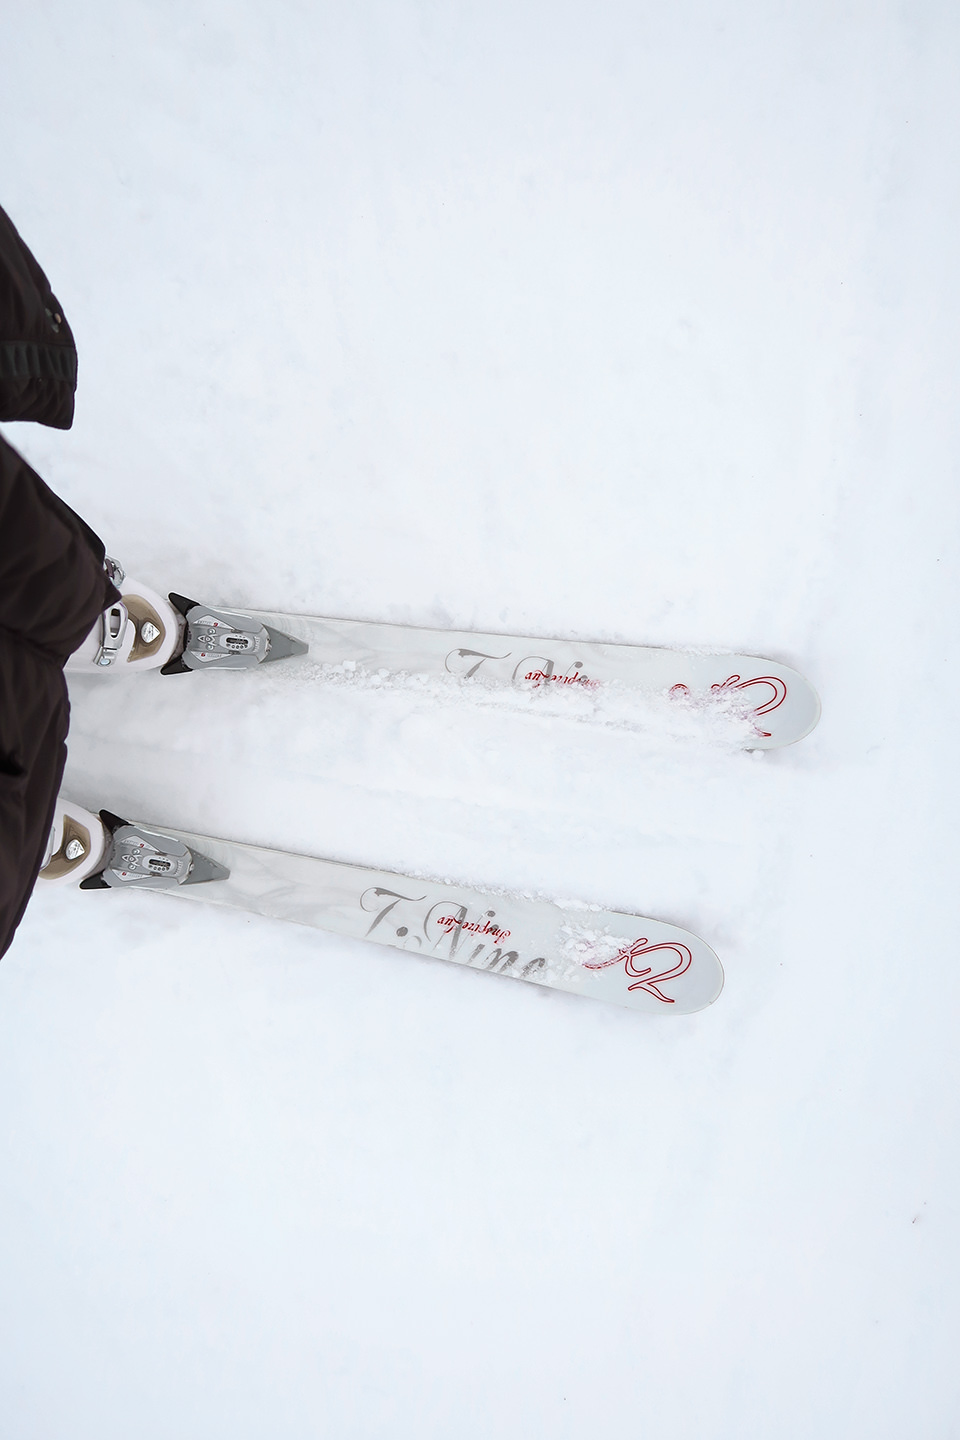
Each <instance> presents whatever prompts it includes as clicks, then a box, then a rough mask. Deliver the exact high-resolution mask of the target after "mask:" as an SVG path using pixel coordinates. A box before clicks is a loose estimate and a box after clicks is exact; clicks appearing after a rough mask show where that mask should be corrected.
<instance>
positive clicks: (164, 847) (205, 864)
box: [80, 810, 230, 890]
mask: <svg viewBox="0 0 960 1440" xmlns="http://www.w3.org/2000/svg"><path fill="white" fill-rule="evenodd" d="M100 819H101V821H102V822H103V825H104V828H105V829H106V831H107V833H108V837H109V838H108V841H107V845H108V849H107V859H106V864H105V866H104V868H103V869H102V870H100V871H99V872H98V873H97V874H96V875H88V876H87V878H86V880H81V881H80V889H81V890H111V889H116V888H122V887H124V886H129V887H131V888H134V889H137V890H176V889H177V887H178V886H180V885H200V884H202V883H203V882H204V881H206V880H226V879H227V877H228V875H229V874H230V871H229V870H227V869H226V868H225V866H223V865H218V864H217V862H216V861H215V860H208V859H207V857H206V855H201V854H200V853H199V852H198V851H196V850H191V849H190V847H189V846H188V845H185V844H184V842H183V841H182V840H175V839H174V837H173V836H172V835H164V833H163V832H162V831H161V830H151V829H149V828H148V827H147V826H145V825H131V824H130V823H129V822H128V821H126V820H121V818H120V816H119V815H113V814H111V812H110V811H109V810H101V811H100Z"/></svg>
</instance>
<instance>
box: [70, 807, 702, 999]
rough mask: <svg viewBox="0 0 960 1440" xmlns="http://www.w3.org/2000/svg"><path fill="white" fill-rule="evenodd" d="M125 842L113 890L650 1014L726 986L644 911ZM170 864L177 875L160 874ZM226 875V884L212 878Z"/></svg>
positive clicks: (691, 945)
mask: <svg viewBox="0 0 960 1440" xmlns="http://www.w3.org/2000/svg"><path fill="white" fill-rule="evenodd" d="M114 818H115V817H114ZM120 823H121V824H122V822H120ZM171 840H173V841H174V842H178V841H179V842H182V844H183V845H185V846H187V847H188V848H189V851H190V852H191V858H192V859H193V861H194V863H195V865H196V867H197V869H196V870H195V871H194V874H193V875H191V876H189V877H188V878H186V879H184V877H183V875H178V876H177V877H176V878H175V876H174V874H173V871H172V866H174V865H181V866H182V864H183V862H182V861H181V860H179V858H177V859H174V860H172V861H167V860H166V859H165V858H164V857H165V855H166V853H167V852H171V851H179V847H178V846H176V845H173V846H170V845H169V843H165V842H169V841H171ZM115 842H116V843H115V859H114V860H113V861H112V862H111V866H110V868H108V870H107V871H106V872H103V873H104V875H105V876H106V880H107V882H108V883H109V886H110V887H117V888H123V889H134V888H138V887H139V886H141V885H142V886H143V887H144V888H146V889H151V888H154V885H155V884H157V883H159V884H161V885H162V886H163V888H164V890H165V892H166V893H175V894H177V895H180V896H182V897H184V898H185V899H190V900H200V901H204V902H206V903H207V904H212V905H229V906H232V907H234V908H236V909H239V910H248V911H252V912H253V913H254V914H257V915H266V916H270V917H272V918H274V919H278V920H292V921H295V922H296V923H298V924H300V925H312V926H315V927H316V928H318V929H320V930H332V931H334V932H335V933H337V934H338V935H347V936H350V937H351V938H353V939H357V940H372V941H376V942H377V943H379V944H381V945H392V946H394V947H396V948H397V949H399V950H412V951H415V952H416V953H418V954H421V955H433V956H437V957H439V958H440V959H443V960H452V961H454V962H455V963H456V964H459V965H469V966H472V967H473V968H474V969H477V970H490V971H492V972H495V973H496V974H498V975H508V976H510V977H511V978H512V979H516V980H528V981H530V982H531V983H533V984H535V985H548V986H551V987H552V988H553V989H555V990H567V991H569V992H570V993H571V994H574V995H587V996H589V997H591V998H592V999H594V1000H606V1001H610V1002H612V1003H613V1004H615V1005H625V1006H627V1007H629V1008H630V1009H633V1010H642V1011H645V1012H647V1013H648V1014H655V1015H667V1014H674V1015H683V1014H689V1013H690V1012H691V1011H695V1010H702V1009H703V1008H704V1006H706V1005H710V1004H712V1003H713V1001H714V1000H716V998H717V996H718V995H719V994H720V991H721V988H722V986H723V970H722V968H721V966H720V961H719V960H718V959H717V957H716V955H715V954H714V952H713V951H712V950H711V949H710V947H709V945H706V944H704V942H703V941H702V940H700V939H698V938H697V936H695V935H691V934H690V933H689V932H688V931H686V930H681V929H679V928H678V927H677V926H675V925H667V924H664V923H663V922H662V921H659V920H648V919H644V918H642V917H641V916H639V915H628V914H621V913H619V912H617V911H611V910H599V909H594V908H592V907H589V906H586V905H579V904H574V903H571V904H560V903H556V902H554V901H551V900H541V899H536V898H530V897H527V896H518V895H510V894H495V893H493V892H485V891H482V890H474V889H470V888H466V887H464V886H462V885H452V884H448V883H446V882H442V881H437V880H421V879H418V878H417V877H415V876H411V875H396V874H393V873H392V872H391V871H389V870H368V869H365V868H363V867H362V866H359V865H349V864H346V863H343V862H341V861H338V860H320V859H316V858H314V857H312V856H309V855H295V854H291V853H289V852H287V851H284V850H267V849H263V848H261V847H259V846H256V845H244V844H240V843H239V842H236V841H232V840H218V839H214V838H213V837H212V836H210V835H195V834H191V833H190V832H188V831H185V830H167V829H164V830H162V831H161V830H158V829H154V827H152V826H146V825H140V824H137V825H136V826H128V827H126V828H125V829H121V830H119V831H117V834H116V837H115ZM145 842H146V843H145ZM144 856H146V859H144ZM164 866H165V867H166V870H167V872H168V875H167V878H161V875H162V871H163V868H164ZM221 867H222V868H221ZM223 870H226V871H228V872H229V874H228V876H227V877H226V878H206V877H207V876H210V875H213V876H217V875H221V876H222V874H223ZM195 881H199V883H194V882H195ZM93 883H94V882H91V881H87V882H86V884H87V886H90V885H92V884H93Z"/></svg>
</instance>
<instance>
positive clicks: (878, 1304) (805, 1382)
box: [0, 0, 960, 1440]
mask: <svg viewBox="0 0 960 1440" xmlns="http://www.w3.org/2000/svg"><path fill="white" fill-rule="evenodd" d="M958 40H960V20H958V14H957V10H956V7H955V6H952V5H948V4H945V3H935V0H929V3H924V0H918V3H915V4H911V5H909V6H901V5H899V4H894V3H890V0H881V3H869V4H868V3H853V4H850V5H844V6H840V5H837V4H835V3H831V0H792V3H787V4H785V5H777V6H771V5H764V4H759V3H746V0H741V3H738V4H735V5H733V6H723V5H719V4H715V3H706V0H680V3H677V4H671V5H658V4H653V3H651V0H638V3H633V4H629V3H617V0H593V3H590V4H587V3H586V0H570V3H555V4H551V5H548V4H546V3H544V0H539V3H537V0H511V3H509V4H507V3H500V0H493V3H488V4H472V5H471V4H464V3H448V4H445V5H444V4H434V3H425V0H419V3H418V0H392V3H385V0H381V3H375V0H364V3H360V4H346V3H340V4H336V3H327V4H324V3H319V0H315V3H306V0H278V3H276V4H273V5H265V4H255V3H252V0H232V3H230V4H226V3H222V0H221V3H217V0H197V3H194V4H191V5H186V4H183V3H179V0H176V3H175V0H153V3H125V4H121V3H119V0H93V3H92V4H88V5H83V6H76V5H70V4H67V3H66V0H45V3H42V4H40V3H38V4H33V5H30V6H23V7H20V8H18V9H13V8H11V9H10V10H9V13H8V15H7V19H6V24H5V27H4V38H3V56H2V61H0V66H2V85H0V130H2V135H3V146H2V157H0V185H2V192H0V196H2V203H3V204H4V206H5V207H6V208H7V209H8V210H9V212H10V214H11V215H12V217H13V218H14V220H15V222H16V223H17V225H18V226H19V227H20V229H21V231H22V233H23V235H24V237H25V238H26V239H27V241H28V242H29V243H30V244H31V246H32V247H33V248H34V250H35V252H36V254H37V255H38V257H39V259H40V261H41V263H42V264H43V265H44V266H45V268H46V269H47V270H48V272H49V274H50V276H51V279H52V281H53V284H54V288H55V290H56V291H57V293H58V294H59V296H60V298H61V300H62V301H63V303H64V306H65V308H66V312H67V314H68V316H69V318H70V320H71V322H72V324H73V327H74V330H75V332H76V335H77V337H78V342H79V348H80V358H81V381H80V390H79V398H78V409H77V422H76V425H75V428H74V429H73V431H71V432H70V433H68V434H58V433H54V432H45V431H42V430H40V429H37V428H34V427H29V426H8V427H7V428H6V434H7V436H8V438H9V439H10V440H11V441H12V442H13V443H14V444H15V445H17V446H18V447H19V448H20V449H21V450H22V451H23V452H24V453H25V454H26V455H27V456H28V457H29V458H30V460H31V461H32V463H33V464H34V465H35V466H36V467H37V468H38V469H39V470H40V472H41V473H42V474H43V475H44V476H45V478H46V479H47V480H48V481H49V482H50V483H51V484H52V485H53V486H54V487H55V488H56V489H57V490H58V491H59V492H60V493H61V494H62V495H63V496H64V497H65V498H66V499H67V500H68V501H69V502H70V503H71V504H72V505H73V506H74V507H75V508H76V509H77V510H79V511H80V512H81V513H82V514H83V515H84V516H86V517H87V518H88V519H89V520H90V522H91V523H92V524H93V525H94V526H95V527H96V528H97V529H98V531H99V532H100V533H101V534H102V535H103V536H104V538H105V540H106V541H107V543H108V547H109V549H110V551H111V552H112V553H113V554H116V555H118V556H119V557H121V558H122V560H123V561H124V563H125V564H126V566H127V568H128V570H129V571H131V572H132V573H134V574H137V575H139V576H141V577H142V578H143V579H145V580H146V581H148V582H149V583H151V584H153V585H154V586H156V587H157V588H174V589H177V590H179V591H181V592H184V593H186V594H191V593H196V594H198V595H200V596H202V597H203V598H204V599H207V600H210V601H211V602H214V603H216V602H221V603H223V604H234V605H237V606H242V605H251V606H260V607H262V608H265V609H268V608H277V609H287V610H295V611H302V612H309V613H315V614H331V615H346V616H357V617H363V618H370V619H384V620H403V621H408V622H411V623H418V624H425V625H447V624H450V625H456V626H458V627H462V628H468V627H472V628H479V629H488V630H503V631H512V632H519V633H530V634H542V635H565V634H570V635H575V636H578V637H581V638H584V639H602V640H622V641H632V642H637V643H646V644H654V645H672V646H681V647H691V646H704V647H708V648H716V649H729V650H732V651H741V652H748V653H757V654H761V655H766V656H770V657H773V658H776V659H778V660H782V661H784V662H786V663H788V664H792V665H795V666H796V667H797V668H799V669H801V670H803V671H804V672H805V673H806V674H808V675H809V676H810V677H811V679H812V680H813V681H814V683H815V684H816V685H817V686H818V688H819V690H820V692H821V695H822V698H823V702H824V713H823V720H822V722H821V724H820V727H819V729H818V730H817V731H816V732H815V733H814V734H813V735H812V736H811V737H810V738H809V739H807V740H806V741H804V742H802V744H801V745H799V746H797V747H795V748H793V749H791V750H788V751H780V752H774V753H768V754H767V755H765V756H763V757H753V756H751V755H750V754H748V753H744V752H742V751H739V750H736V749H733V748H731V746H730V745H729V743H727V741H726V740H725V738H724V736H723V735H722V734H720V733H717V732H716V731H713V730H711V729H710V728H709V727H708V726H706V725H705V726H704V727H703V728H702V729H697V727H694V728H693V729H692V730H691V729H690V728H689V727H687V728H686V729H683V728H681V727H679V726H671V725H670V724H669V723H664V724H654V723H651V725H650V726H649V728H641V729H631V728H629V727H617V726H610V725H601V724H592V723H589V721H586V722H584V721H581V720H579V719H577V718H576V717H575V716H572V715H571V716H566V715H565V714H563V713H562V710H557V709H556V708H555V709H554V710H553V711H552V712H551V713H545V711H544V709H543V707H541V708H540V709H539V710H538V709H537V708H536V707H535V706H526V707H524V706H522V705H520V706H518V705H513V706H509V705H505V706H500V707H498V706H497V705H496V704H484V705H480V704H477V703H474V702H473V700H472V699H471V697H469V696H465V695H461V694H459V693H457V692H456V691H453V690H451V692H450V693H449V694H443V693H440V694H432V695H431V694H424V693H423V692H420V691H418V690H417V688H416V686H406V687H405V686H403V685H399V686H389V685H385V686H381V687H376V686H370V685H363V684H359V683H358V684H349V683H339V684H338V683H332V682H323V681H320V682H318V681H317V680H316V678H314V679H312V680H311V679H310V677H309V675H307V676H304V675H303V674H300V675H298V676H294V675H293V673H292V672H290V673H287V674H285V673H284V672H283V670H282V667H281V666H277V667H276V668H275V669H274V670H272V671H271V672H269V673H264V674H263V675H260V676H249V677H247V676H229V677H219V679H217V678H216V677H215V678H213V679H209V680H203V679H198V678H195V677H181V678H180V679H164V678H161V677H159V676H157V675H150V676H147V677H143V678H140V679H137V680H130V681H127V682H125V683H121V684H118V685H116V686H113V687H111V686H110V684H108V683H104V682H98V681H97V680H86V679H84V680H81V681H79V682H78V683H76V684H74V685H73V687H72V694H73V706H74V720H73V731H72V736H71V750H70V761H69V767H68V781H69V786H70V789H71V791H72V793H73V794H74V796H75V797H76V798H77V799H78V800H80V801H82V802H85V803H88V804H91V803H92V804H96V805H101V804H103V805H107V806H108V807H109V808H111V809H113V810H116V811H119V812H121V813H129V814H135V815H136V816H137V817H139V818H143V819H147V820H153V821H155V822H166V823H168V824H179V825H181V826H183V827H185V828H189V829H198V830H205V831H208V832H212V833H214V834H221V835H227V836H232V837H234V838H240V839H246V840H250V841H255V842H258V843H263V844H268V845H276V846H283V847H288V848H299V849H303V850H307V851H310V852H312V853H315V854H320V855H331V856H335V857H339V858H342V859H348V860H356V861H361V862H366V863H369V864H372V865H382V866H387V867H390V868H393V869H399V870H405V869H418V870H420V871H421V872H425V873H430V874H439V875H444V876H451V877H455V878H458V879H461V880H464V881H471V882H473V883H477V884H479V883H486V884H489V885H494V886H508V887H516V888H526V889H531V890H537V891H540V892H543V893H547V894H554V895H559V896H564V897H568V898H572V899H582V900H588V901H592V902H596V903H598V904H601V905H604V906H608V907H610V908H619V909H627V910H636V911H639V912H641V913H646V914H648V915H652V916H656V917H659V918H662V919H664V920H669V921H672V922H674V923H677V924H680V925H683V926H686V927H687V928H689V929H692V930H694V931H696V932H697V933H699V934H701V935H702V936H703V937H704V938H705V939H706V940H707V941H709V943H710V944H712V945H713V946H714V948H715V949H716V950H717V951H718V953H719V954H720V956H721V958H722V960H723V962H724V966H725V970H726V976H727V982H726V988H725V990H724V993H723V994H722V996H721V997H720V1000H719V1001H718V1002H717V1003H716V1005H714V1006H713V1007H712V1008H711V1009H709V1010H707V1011H705V1012H703V1013H701V1014H699V1015H696V1016H692V1017H688V1018H684V1017H669V1016H668V1017H664V1018H653V1019H650V1018H646V1017H643V1016H637V1015H634V1014H632V1013H630V1012H627V1011H619V1010H616V1009H614V1008H613V1007H606V1006H603V1005H598V1004H593V1003H590V1002H588V1001H586V1000H578V999H576V998H573V997H569V996H565V995H562V994H553V993H546V992H541V991H538V990H535V989H533V988H531V987H527V986H523V985H519V984H513V983H510V982H509V981H508V980H502V979H497V978H495V977H492V976H488V975H484V974H476V973H472V972H469V971H464V970H461V969H458V968H457V967H454V966H451V965H447V964H443V963H441V962H438V961H430V960H422V959H416V958H413V957H411V956H408V955H402V954H399V953H396V952H392V951H389V950H380V949H377V948H375V947H373V946H364V945H363V944H361V943H351V942H347V941H345V940H341V939H337V938H335V937H333V936H327V935H324V934H322V933H318V932H313V931H307V930H302V929H298V928H296V927H293V926H284V925H282V924H279V923H277V924H275V923H272V922H268V921H265V920H259V919H255V918H251V917H247V916H243V915H239V914H229V913H221V912H219V911H217V910H215V909H213V908H209V909H208V908H207V907H204V906H198V905H185V904H181V903H178V902H176V901H172V900H169V899H164V898H162V897H157V896H143V895H139V896H128V895H111V896H101V895H97V894H93V895H89V894H83V895H81V894H77V893H69V892H62V891H60V892H54V893H51V894H48V895H45V896H38V897H36V899H35V901H34V903H33V904H32V905H31V908H30V910H29V911H28V914H27V918H26V920H25V922H24V924H23V926H22V929H21V932H20V934H19V938H18V940H17V942H16V944H15V946H14V948H13V949H12V951H11V952H10V953H9V955H8V956H7V957H6V959H5V960H4V962H3V964H2V965H0V1315H2V1321H0V1324H2V1333H0V1395H2V1397H3V1398H2V1401H0V1410H2V1423H0V1430H2V1433H3V1436H4V1440H48V1437H53V1436H55V1437H68V1436H69V1437H70V1440H121V1437H122V1440H129V1437H132V1436H134V1437H137V1440H220V1437H224V1440H226V1437H229V1440H267V1437H269V1440H275V1437H282V1440H307V1437H310V1440H318V1437H322V1440H387V1437H389V1440H394V1437H407V1436H410V1437H417V1440H488V1437H491V1436H497V1437H508V1440H521V1437H522V1440H528V1437H536V1436H541V1435H542V1436H549V1437H551V1440H553V1437H557V1440H567V1437H570V1440H588V1437H589V1440H593V1437H604V1440H635V1437H639V1436H643V1437H651V1440H768V1437H771V1436H776V1437H778V1440H813V1437H816V1440H821V1437H843V1440H860V1437H863V1440H903V1437H904V1436H910V1437H914V1440H947V1437H952V1436H954V1435H956V1433H957V1426H958V1424H960V1420H958V1413H960V1409H958V1401H960V1396H958V1388H960V1387H958V1382H957V1367H956V1356H955V1352H956V1341H957V1326H958V1319H960V1315H958V1311H960V1301H958V1278H960V1277H958V1266H957V1260H958V1241H957V1230H958V1221H960V1216H958V1178H960V1158H958V1149H957V1132H958V1119H960V1117H958V1099H957V1096H958V1080H960V1074H958V1071H960V1065H958V1046H957V1039H956V1036H957V1025H958V1007H957V1002H958V993H957V992H958V982H957V974H958V963H957V961H958V947H957V905H956V897H957V882H956V854H957V847H956V841H955V817H956V814H957V809H958V797H957V795H956V760H955V745H954V731H955V728H956V725H957V722H958V710H960V707H958V686H957V648H956V643H955V633H956V628H957V616H958V603H957V602H958V594H957V548H958V547H957V537H958V527H957V520H958V516H957V508H958V498H957V454H958V446H957V440H958V433H957V432H958V425H957V418H956V415H957V382H958V379H960V365H958V343H957V299H958V284H957V264H956V236H957V224H958V220H960V203H958V169H957V150H958V136H960V65H958V55H960V46H958Z"/></svg>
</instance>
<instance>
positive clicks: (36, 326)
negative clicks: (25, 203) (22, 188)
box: [0, 210, 77, 430]
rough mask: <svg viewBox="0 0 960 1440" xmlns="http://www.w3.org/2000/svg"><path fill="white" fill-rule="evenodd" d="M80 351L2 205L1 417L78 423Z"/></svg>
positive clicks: (66, 427) (59, 425) (57, 425)
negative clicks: (75, 398) (76, 398)
mask: <svg viewBox="0 0 960 1440" xmlns="http://www.w3.org/2000/svg"><path fill="white" fill-rule="evenodd" d="M76 388H77V351H76V347H75V345H74V343H73V332H72V331H71V329H70V326H69V325H68V324H67V322H66V320H65V319H64V316H63V310H62V309H61V306H60V301H59V300H58V299H57V297H56V295H54V293H53V291H52V290H51V289H50V282H49V281H48V280H47V277H46V275H44V273H43V271H42V270H41V269H40V266H39V265H38V264H37V262H36V260H34V258H33V256H32V255H31V254H30V251H29V250H28V249H27V247H26V245H24V243H23V241H22V240H21V239H20V236H19V235H18V234H17V232H16V230H15V229H14V226H13V222H12V221H11V219H10V217H9V215H7V213H6V212H5V211H4V210H0V420H37V421H39V423H40V424H41V425H53V426H54V427H55V428H56V429H57V430H69V429H70V426H71V425H72V424H73V394H74V391H75V390H76Z"/></svg>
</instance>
